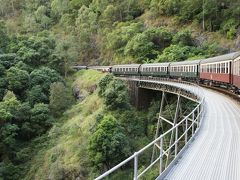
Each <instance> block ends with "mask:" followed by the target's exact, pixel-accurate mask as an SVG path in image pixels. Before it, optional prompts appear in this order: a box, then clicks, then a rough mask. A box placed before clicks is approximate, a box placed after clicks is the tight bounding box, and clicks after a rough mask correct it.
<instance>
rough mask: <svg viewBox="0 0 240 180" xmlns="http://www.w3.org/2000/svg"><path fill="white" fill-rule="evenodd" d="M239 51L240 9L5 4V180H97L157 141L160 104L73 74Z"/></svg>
mask: <svg viewBox="0 0 240 180" xmlns="http://www.w3.org/2000/svg"><path fill="white" fill-rule="evenodd" d="M239 49H240V2H239V0H220V1H218V0H203V1H198V0H121V1H119V0H0V179H6V180H7V179H76V178H77V177H78V178H80V179H87V178H89V179H92V178H93V177H95V176H96V175H99V174H100V173H102V172H103V171H105V170H107V169H109V168H110V167H112V166H113V165H115V164H116V163H118V162H120V161H121V160H123V159H124V158H126V157H128V156H129V155H130V154H131V153H133V152H134V151H135V150H137V149H139V148H140V147H142V146H143V145H145V144H146V143H147V142H149V141H150V140H152V138H153V133H154V130H155V129H154V125H155V121H156V113H157V109H158V103H157V102H153V103H152V106H151V107H150V109H149V110H148V111H147V112H139V111H137V110H136V109H135V108H134V107H132V106H131V105H130V102H129V97H128V94H127V89H126V85H125V84H124V83H123V82H122V81H120V80H117V79H115V78H113V77H112V76H110V75H103V74H101V73H99V72H94V71H84V72H78V73H76V72H73V71H72V70H71V66H72V65H74V64H81V65H112V64H116V63H145V62H166V61H182V60H186V59H198V58H203V57H210V56H213V55H218V54H223V53H226V52H229V51H236V50H239ZM72 91H74V93H72ZM76 92H77V94H78V95H77V96H76ZM73 94H75V98H74V95H73ZM172 108H174V107H172ZM133 117H134V118H133ZM129 119H131V121H129ZM133 140H137V141H134V142H138V143H134V142H133ZM109 142H111V143H109ZM111 149H113V150H112V151H111ZM117 177H124V176H121V172H120V174H118V175H117ZM117 177H115V179H116V178H117Z"/></svg>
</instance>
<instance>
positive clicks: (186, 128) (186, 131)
mask: <svg viewBox="0 0 240 180" xmlns="http://www.w3.org/2000/svg"><path fill="white" fill-rule="evenodd" d="M187 141H188V118H186V124H185V144H187Z"/></svg>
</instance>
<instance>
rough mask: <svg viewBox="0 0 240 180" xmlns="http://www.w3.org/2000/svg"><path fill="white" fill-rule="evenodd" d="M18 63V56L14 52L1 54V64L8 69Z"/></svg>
mask: <svg viewBox="0 0 240 180" xmlns="http://www.w3.org/2000/svg"><path fill="white" fill-rule="evenodd" d="M16 63H17V56H16V54H14V53H11V54H0V64H1V65H2V66H4V67H5V68H6V69H9V68H10V67H11V66H14V65H15V64H16Z"/></svg>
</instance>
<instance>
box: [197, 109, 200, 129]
mask: <svg viewBox="0 0 240 180" xmlns="http://www.w3.org/2000/svg"><path fill="white" fill-rule="evenodd" d="M197 111H198V118H197V128H199V124H200V105H199V106H198V108H197Z"/></svg>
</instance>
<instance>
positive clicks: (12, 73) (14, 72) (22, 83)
mask: <svg viewBox="0 0 240 180" xmlns="http://www.w3.org/2000/svg"><path fill="white" fill-rule="evenodd" d="M7 81H8V89H9V90H12V91H13V92H14V93H16V94H21V93H22V91H24V90H26V89H27V88H28V86H29V74H28V72H27V71H24V70H21V69H18V68H15V67H11V68H10V69H9V70H7Z"/></svg>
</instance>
